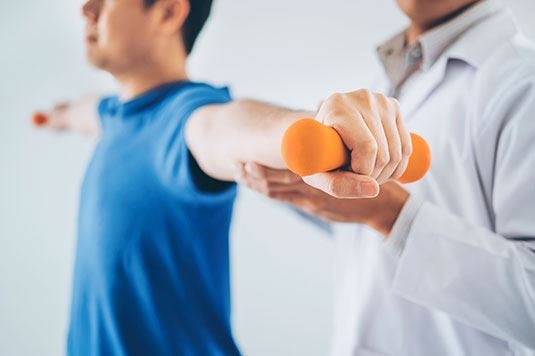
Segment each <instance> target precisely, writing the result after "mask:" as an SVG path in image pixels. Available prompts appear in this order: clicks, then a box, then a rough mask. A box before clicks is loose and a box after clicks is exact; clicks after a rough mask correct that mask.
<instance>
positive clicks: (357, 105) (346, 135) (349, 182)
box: [304, 89, 412, 198]
mask: <svg viewBox="0 0 535 356" xmlns="http://www.w3.org/2000/svg"><path fill="white" fill-rule="evenodd" d="M316 120H318V121H321V122H323V123H324V124H325V125H327V126H331V127H333V128H334V129H335V130H336V131H337V132H338V134H339V135H340V137H341V138H342V140H343V142H344V144H345V146H346V147H347V148H348V149H349V150H350V152H351V163H350V165H349V167H348V170H345V171H336V172H328V173H321V174H315V175H312V176H308V177H305V178H304V181H305V182H306V183H307V184H309V185H310V186H312V187H315V188H317V189H320V190H322V191H324V192H326V193H327V194H329V195H332V196H334V197H337V198H366V197H368V198H369V197H374V196H376V195H377V194H379V184H383V183H385V182H387V181H388V180H394V179H397V178H399V177H401V175H402V174H403V172H404V171H405V168H407V163H408V160H409V156H410V154H411V152H412V145H411V139H410V134H409V131H408V130H407V129H406V127H405V125H404V124H403V121H402V120H401V115H400V109H399V104H398V102H397V100H396V99H393V98H388V97H386V96H385V95H383V94H378V93H372V92H370V91H369V90H367V89H360V90H357V91H354V92H350V93H344V94H340V93H339V94H333V95H331V96H330V97H329V98H328V99H327V100H325V101H323V102H322V104H321V105H320V107H319V110H318V112H317V114H316Z"/></svg>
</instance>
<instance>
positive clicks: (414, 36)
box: [405, 0, 479, 47]
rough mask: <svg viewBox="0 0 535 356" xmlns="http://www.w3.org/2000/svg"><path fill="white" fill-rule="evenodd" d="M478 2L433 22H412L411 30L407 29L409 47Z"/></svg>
mask: <svg viewBox="0 0 535 356" xmlns="http://www.w3.org/2000/svg"><path fill="white" fill-rule="evenodd" d="M478 2H479V0H476V1H473V2H470V3H469V4H466V5H464V6H462V7H460V8H459V9H457V10H455V11H452V12H450V13H449V14H447V15H444V16H442V17H439V18H438V19H436V20H433V21H431V22H427V23H418V22H415V21H411V24H410V26H409V28H407V30H406V32H405V39H406V43H407V45H408V46H409V47H410V46H412V45H414V44H415V43H416V42H418V38H419V37H420V36H421V35H423V34H424V33H425V32H427V31H429V30H432V29H433V28H435V27H437V26H440V25H442V24H443V23H446V22H448V21H449V20H451V19H453V18H455V17H457V16H459V15H460V14H462V13H463V12H465V11H466V10H467V9H469V8H470V7H472V6H473V5H475V4H476V3H478Z"/></svg>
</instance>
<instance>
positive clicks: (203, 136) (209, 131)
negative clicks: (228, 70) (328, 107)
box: [186, 100, 313, 180]
mask: <svg viewBox="0 0 535 356" xmlns="http://www.w3.org/2000/svg"><path fill="white" fill-rule="evenodd" d="M312 115H313V114H312V113H310V112H305V111H293V110H289V109H285V108H281V107H277V106H274V105H270V104H266V103H261V102H258V101H254V100H237V101H234V102H232V103H229V104H225V105H209V106H206V107H203V108H201V109H199V110H197V111H196V112H194V113H193V115H192V117H191V118H190V119H189V120H188V124H187V126H186V141H187V144H188V146H189V148H190V150H191V152H192V154H193V156H194V157H195V159H196V160H197V162H198V164H199V166H200V167H201V168H202V170H203V171H204V172H205V173H206V174H208V175H210V176H211V177H213V178H216V179H220V180H233V175H234V170H233V166H234V164H236V163H238V162H242V161H255V162H259V163H261V164H263V165H266V166H269V167H272V168H281V169H282V168H285V164H284V162H283V160H282V157H281V153H280V144H281V139H282V136H283V134H284V132H285V130H286V128H287V127H288V126H290V125H291V124H292V123H293V122H295V121H297V120H299V119H301V118H303V117H311V116H312Z"/></svg>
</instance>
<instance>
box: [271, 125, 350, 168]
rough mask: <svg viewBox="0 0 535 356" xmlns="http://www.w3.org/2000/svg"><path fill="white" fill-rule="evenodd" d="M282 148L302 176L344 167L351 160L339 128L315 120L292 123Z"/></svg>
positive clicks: (284, 137) (290, 163) (286, 157)
mask: <svg viewBox="0 0 535 356" xmlns="http://www.w3.org/2000/svg"><path fill="white" fill-rule="evenodd" d="M281 150H282V158H283V159H284V161H285V162H286V165H287V166H288V169H290V170H291V171H292V172H294V173H295V174H297V175H299V176H301V177H304V176H308V175H311V174H315V173H319V172H328V171H331V170H333V169H337V168H340V167H342V166H344V165H345V164H347V162H348V160H349V157H348V152H347V150H346V148H345V146H344V143H343V142H342V139H341V138H340V136H339V135H338V133H337V132H336V130H335V129H333V128H332V127H329V126H326V125H323V124H322V123H320V122H318V121H316V120H314V119H302V120H299V121H296V122H295V123H293V124H292V125H290V127H288V129H287V130H286V133H285V134H284V136H283V138H282V145H281Z"/></svg>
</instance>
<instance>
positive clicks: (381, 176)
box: [372, 94, 403, 184]
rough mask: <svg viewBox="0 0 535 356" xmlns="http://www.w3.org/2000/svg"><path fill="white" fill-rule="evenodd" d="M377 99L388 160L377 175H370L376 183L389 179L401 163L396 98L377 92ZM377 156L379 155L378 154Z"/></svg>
mask: <svg viewBox="0 0 535 356" xmlns="http://www.w3.org/2000/svg"><path fill="white" fill-rule="evenodd" d="M377 101H378V104H379V111H380V113H379V115H380V117H381V124H382V127H383V132H384V133H385V138H386V143H387V144H386V147H385V149H386V150H387V152H388V154H387V156H388V160H387V163H386V165H385V166H384V167H383V168H382V170H381V171H380V172H379V173H378V174H377V176H375V175H373V174H372V177H374V178H375V179H376V180H377V183H379V184H383V183H385V182H386V181H387V180H389V179H391V177H392V175H393V173H394V172H395V171H396V169H397V168H398V166H399V164H400V163H401V161H402V158H403V156H402V143H401V138H400V134H399V132H398V125H397V123H396V121H397V118H398V117H399V113H398V111H399V106H398V104H397V100H395V99H389V98H387V97H386V96H384V95H382V94H378V95H377ZM377 156H378V157H379V156H380V154H378V155H377ZM376 168H378V167H376Z"/></svg>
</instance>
